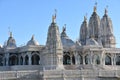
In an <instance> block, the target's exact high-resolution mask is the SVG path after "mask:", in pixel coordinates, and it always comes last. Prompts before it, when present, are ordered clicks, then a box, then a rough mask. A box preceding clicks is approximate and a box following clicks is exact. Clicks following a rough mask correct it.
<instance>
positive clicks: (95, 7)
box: [94, 2, 97, 12]
mask: <svg viewBox="0 0 120 80" xmlns="http://www.w3.org/2000/svg"><path fill="white" fill-rule="evenodd" d="M96 10H97V2H95V6H94V12H96Z"/></svg>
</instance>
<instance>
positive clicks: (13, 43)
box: [6, 32, 16, 48]
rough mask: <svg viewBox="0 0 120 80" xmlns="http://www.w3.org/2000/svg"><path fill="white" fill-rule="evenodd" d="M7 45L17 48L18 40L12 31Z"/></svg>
mask: <svg viewBox="0 0 120 80" xmlns="http://www.w3.org/2000/svg"><path fill="white" fill-rule="evenodd" d="M6 47H11V48H15V47H16V41H15V39H14V38H13V37H12V32H10V37H9V38H8V41H7V45H6Z"/></svg>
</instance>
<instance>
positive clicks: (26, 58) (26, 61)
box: [25, 55, 29, 65]
mask: <svg viewBox="0 0 120 80" xmlns="http://www.w3.org/2000/svg"><path fill="white" fill-rule="evenodd" d="M28 63H29V57H28V55H26V56H25V65H28Z"/></svg>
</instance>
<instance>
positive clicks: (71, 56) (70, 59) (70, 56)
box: [70, 55, 73, 65]
mask: <svg viewBox="0 0 120 80" xmlns="http://www.w3.org/2000/svg"><path fill="white" fill-rule="evenodd" d="M70 64H71V65H72V64H73V63H72V55H70Z"/></svg>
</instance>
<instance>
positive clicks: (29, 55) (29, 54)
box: [27, 52, 32, 65]
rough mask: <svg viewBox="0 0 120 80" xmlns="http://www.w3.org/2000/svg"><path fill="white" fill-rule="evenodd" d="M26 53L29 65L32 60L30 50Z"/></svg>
mask: <svg viewBox="0 0 120 80" xmlns="http://www.w3.org/2000/svg"><path fill="white" fill-rule="evenodd" d="M27 54H28V57H29V65H31V64H32V61H31V52H27Z"/></svg>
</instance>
